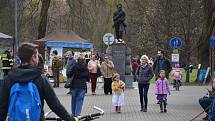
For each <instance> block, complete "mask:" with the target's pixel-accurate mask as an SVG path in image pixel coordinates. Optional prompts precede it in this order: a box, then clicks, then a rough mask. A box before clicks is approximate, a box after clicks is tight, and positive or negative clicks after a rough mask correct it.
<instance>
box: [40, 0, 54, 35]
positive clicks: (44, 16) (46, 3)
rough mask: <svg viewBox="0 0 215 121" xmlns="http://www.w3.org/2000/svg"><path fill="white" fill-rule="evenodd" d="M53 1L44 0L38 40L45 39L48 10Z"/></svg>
mask: <svg viewBox="0 0 215 121" xmlns="http://www.w3.org/2000/svg"><path fill="white" fill-rule="evenodd" d="M50 2H51V0H42V8H41V12H40V23H39V27H38V37H37V38H38V39H41V38H43V37H45V34H46V26H47V17H48V10H49V6H50Z"/></svg>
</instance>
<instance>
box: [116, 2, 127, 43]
mask: <svg viewBox="0 0 215 121" xmlns="http://www.w3.org/2000/svg"><path fill="white" fill-rule="evenodd" d="M113 22H114V25H113V27H114V28H115V33H116V39H117V41H118V42H122V37H123V32H125V30H126V29H125V28H126V24H125V12H124V11H123V10H122V4H118V5H117V10H116V11H115V12H114V15H113Z"/></svg>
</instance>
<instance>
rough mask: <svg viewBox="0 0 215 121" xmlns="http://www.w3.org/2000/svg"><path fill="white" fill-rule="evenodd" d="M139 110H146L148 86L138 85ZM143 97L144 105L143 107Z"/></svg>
mask: <svg viewBox="0 0 215 121" xmlns="http://www.w3.org/2000/svg"><path fill="white" fill-rule="evenodd" d="M138 89H139V95H140V104H141V108H145V109H147V105H148V90H149V84H140V83H139V84H138ZM143 97H144V102H145V105H144V106H143Z"/></svg>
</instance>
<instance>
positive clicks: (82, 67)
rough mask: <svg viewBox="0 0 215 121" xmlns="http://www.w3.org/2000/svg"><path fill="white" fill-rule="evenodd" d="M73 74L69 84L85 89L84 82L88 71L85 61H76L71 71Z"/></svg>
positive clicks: (87, 76) (86, 79) (87, 77)
mask: <svg viewBox="0 0 215 121" xmlns="http://www.w3.org/2000/svg"><path fill="white" fill-rule="evenodd" d="M71 73H72V74H74V79H73V81H72V84H71V89H72V88H81V89H86V88H87V84H86V82H87V81H89V71H88V69H87V64H86V63H85V62H76V63H75V64H74V66H73V68H72V71H71Z"/></svg>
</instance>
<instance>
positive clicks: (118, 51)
mask: <svg viewBox="0 0 215 121" xmlns="http://www.w3.org/2000/svg"><path fill="white" fill-rule="evenodd" d="M107 53H108V54H109V56H110V59H111V60H112V61H113V63H114V66H115V69H116V71H117V73H119V74H120V78H121V79H122V80H123V81H125V83H126V87H129V88H133V76H132V75H131V66H130V58H131V49H130V48H129V47H127V46H126V45H125V44H120V43H117V44H113V45H111V46H109V47H108V48H107Z"/></svg>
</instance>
